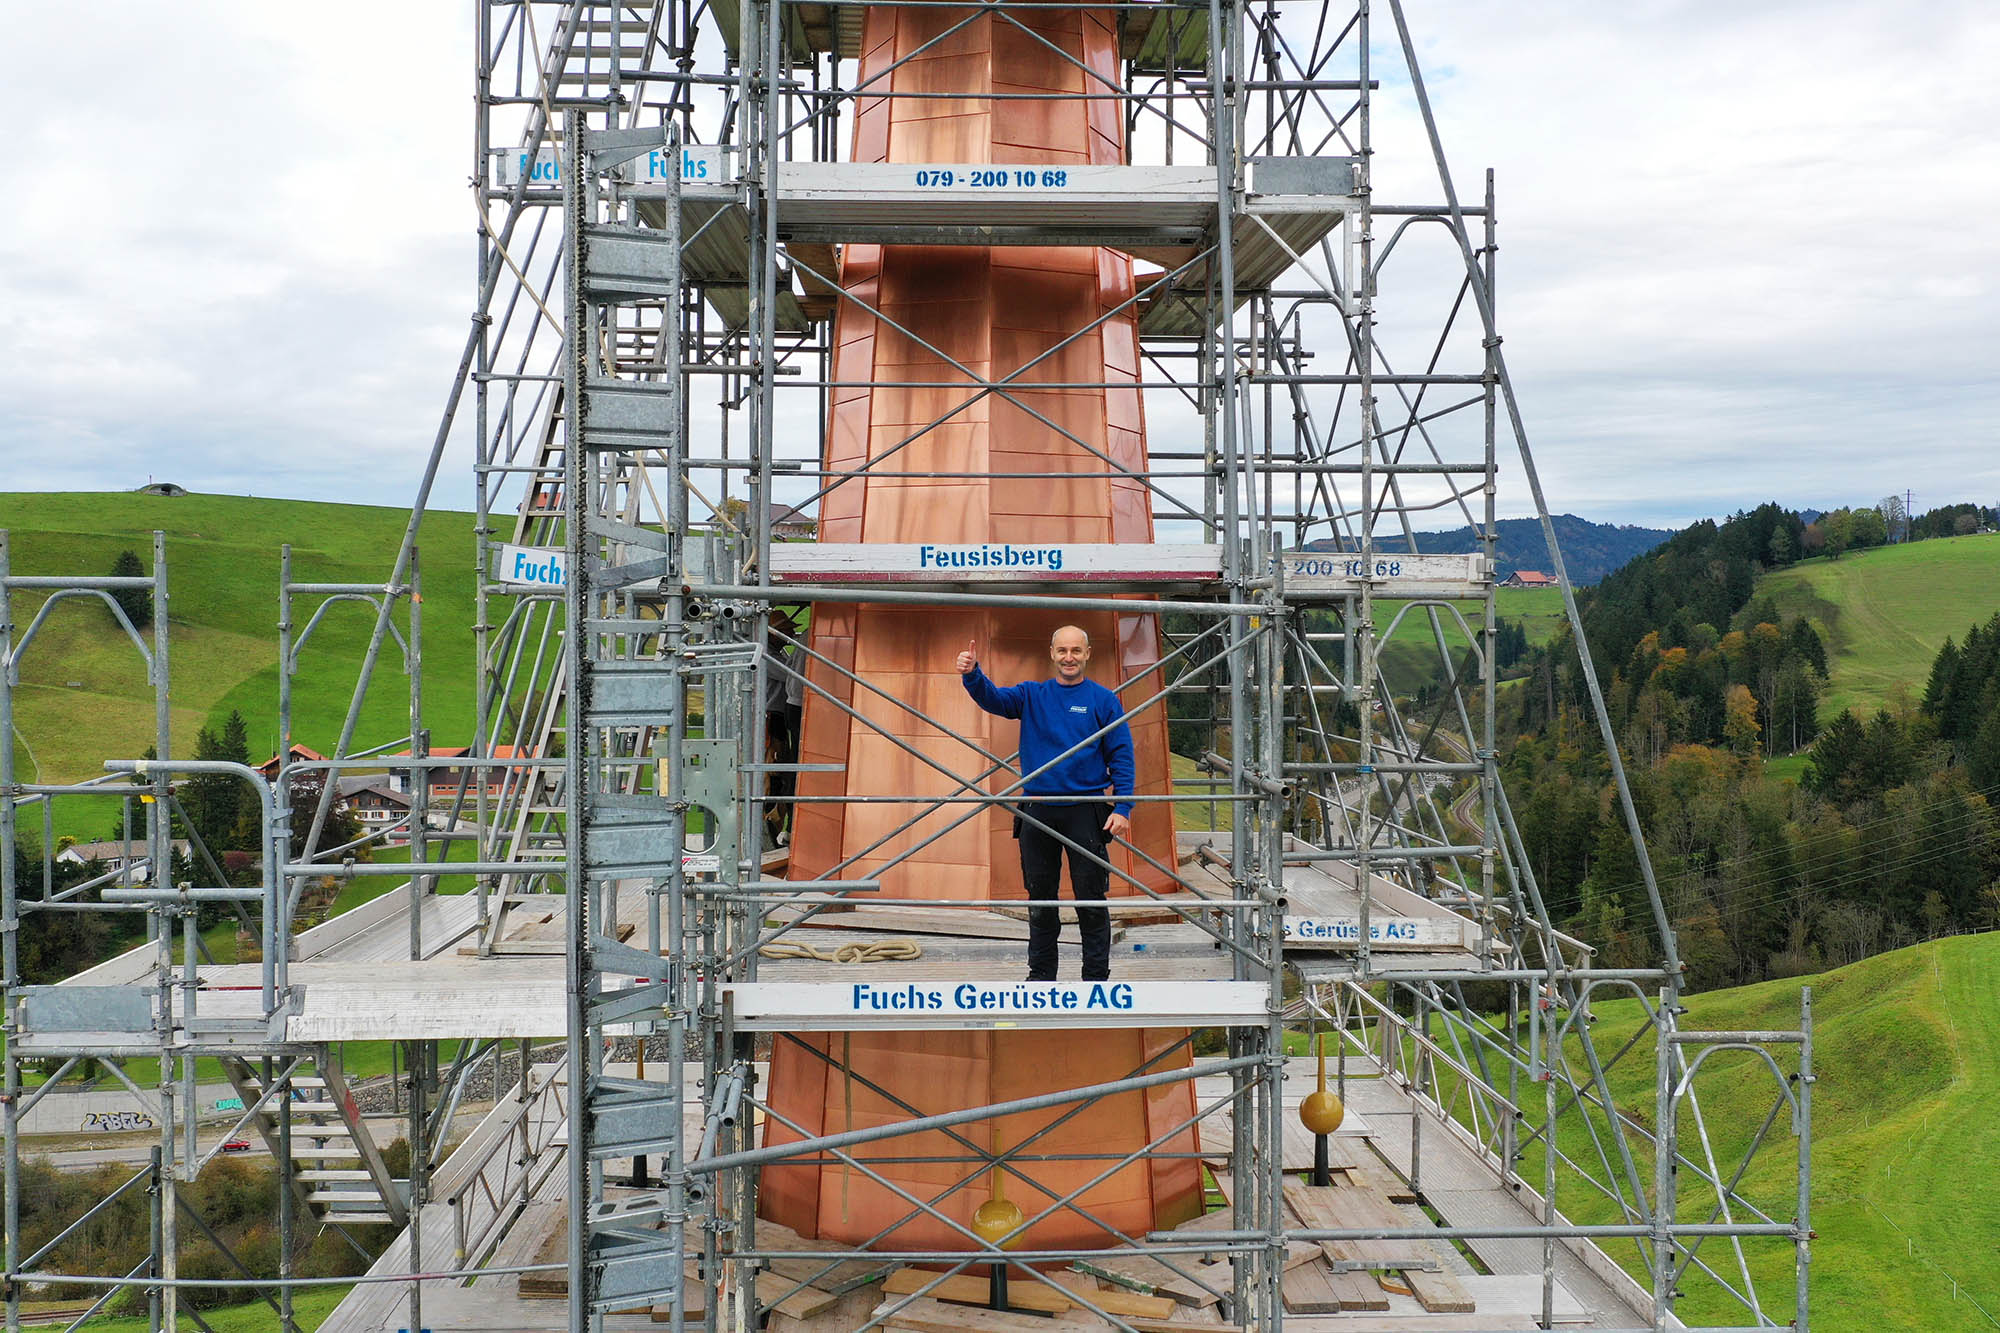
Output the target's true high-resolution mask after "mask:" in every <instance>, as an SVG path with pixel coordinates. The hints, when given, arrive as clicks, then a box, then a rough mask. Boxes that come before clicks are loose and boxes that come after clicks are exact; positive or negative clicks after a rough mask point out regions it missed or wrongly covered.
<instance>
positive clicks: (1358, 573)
mask: <svg viewBox="0 0 2000 1333" xmlns="http://www.w3.org/2000/svg"><path fill="white" fill-rule="evenodd" d="M1278 561H1279V564H1280V566H1281V573H1282V575H1283V578H1284V584H1285V591H1286V592H1287V593H1289V594H1291V595H1293V596H1295V597H1312V596H1346V595H1349V594H1352V593H1356V592H1359V591H1360V590H1361V585H1362V584H1363V583H1367V584H1370V585H1372V586H1373V588H1374V589H1375V593H1376V595H1377V596H1381V597H1453V598H1467V597H1477V596H1479V595H1481V594H1482V593H1483V592H1484V591H1485V588H1486V584H1487V582H1488V581H1489V579H1488V575H1487V570H1486V558H1485V557H1484V556H1481V555H1477V554H1473V555H1391V554H1385V553H1378V554H1376V555H1375V556H1373V557H1371V558H1369V559H1365V560H1364V559H1363V558H1362V557H1360V556H1358V555H1355V554H1353V553H1352V552H1343V551H1284V552H1281V553H1280V554H1279V556H1278Z"/></svg>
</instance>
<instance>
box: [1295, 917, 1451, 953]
mask: <svg viewBox="0 0 2000 1333" xmlns="http://www.w3.org/2000/svg"><path fill="white" fill-rule="evenodd" d="M1468 929H1469V927H1468V924H1467V923H1466V922H1464V921H1459V920H1456V919H1453V918H1449V917H1435V916H1375V917H1370V918H1369V921H1368V943H1369V944H1370V945H1371V946H1373V947H1375V948H1390V949H1394V948H1403V949H1437V948H1444V949H1458V948H1463V947H1465V946H1466V945H1468V944H1469V943H1470V942H1471V941H1469V940H1467V938H1466V932H1467V930H1468ZM1360 942H1361V919H1360V918H1359V917H1352V916H1287V917H1286V918H1285V944H1286V945H1287V946H1288V947H1293V948H1305V949H1310V948H1315V947H1317V948H1322V949H1352V948H1354V947H1355V946H1356V945H1357V944H1359V943H1360Z"/></svg>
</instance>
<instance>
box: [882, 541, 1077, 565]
mask: <svg viewBox="0 0 2000 1333" xmlns="http://www.w3.org/2000/svg"><path fill="white" fill-rule="evenodd" d="M1062 567H1063V548H1062V547H1060V546H1015V545H1013V544H1012V543H1007V542H995V543H989V544H987V545H983V546H931V545H928V544H927V545H923V546H919V547H918V548H917V568H918V569H1046V570H1050V571H1052V572H1053V571H1059V570H1061V569H1062Z"/></svg>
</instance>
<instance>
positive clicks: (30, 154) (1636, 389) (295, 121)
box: [0, 0, 2000, 525]
mask: <svg viewBox="0 0 2000 1333" xmlns="http://www.w3.org/2000/svg"><path fill="white" fill-rule="evenodd" d="M1409 8H1410V13H1411V19H1412V22H1413V24H1414V25H1415V29H1416V34H1417V40H1418V44H1419V51H1420V55H1421V57H1422V59H1423V60H1424V62H1425V65H1426V67H1427V70H1428V72H1429V77H1430V79H1431V91H1432V96H1433V100H1434V102H1435V104H1436V108H1437V111H1438V115H1439V119H1440V122H1441V128H1442V131H1443V134H1444V139H1445V147H1446V151H1447V153H1448V154H1449V156H1450V158H1451V161H1452V164H1453V167H1454V169H1455V170H1456V172H1457V174H1458V178H1459V181H1460V187H1461V191H1462V192H1463V193H1464V194H1465V195H1466V196H1467V197H1469V198H1470V197H1476V196H1477V194H1478V192H1479V188H1480V185H1479V175H1480V171H1481V169H1482V168H1484V167H1487V166H1492V167H1494V168H1496V169H1497V171H1498V173H1499V191H1500V208H1499V217H1500V224H1501V226H1500V240H1501V259H1500V265H1501V286H1500V291H1501V326H1502V332H1503V334H1504V336H1505V339H1506V354H1507V356H1508V358H1509V362H1510V366H1511V368H1512V370H1513V373H1514V376H1515V382H1516V386H1517V388H1518V390H1519V393H1520V396H1521V402H1522V406H1523V409H1524V412H1525V415H1526V419H1527V425H1528V430H1529V436H1530V440H1531V442H1532V443H1533V445H1534V447H1535V452H1536V459H1537V462H1538V464H1539V466H1540V469H1541V471H1542V475H1543V479H1544V483H1545V485H1546V487H1547V491H1548V495H1549V499H1550V503H1551V506H1552V507H1553V508H1555V509H1557V510H1568V511H1573V512H1577V513H1580V514H1584V515H1586V516H1588V517H1591V518H1596V519H1600V520H1606V521H1619V522H1642V523H1654V524H1660V525H1677V524H1680V523H1684V522H1686V521H1688V520H1691V519H1693V518H1697V517H1702V516H1706V515H1719V514H1724V513H1727V512H1729V511H1730V510H1733V509H1736V508H1738V507H1742V506H1747V505H1752V504H1755V503H1758V502H1760V501H1762V500H1765V499H1777V500H1780V501H1782V502H1784V503H1786V504H1790V505H1813V506H1830V505H1835V504H1847V503H1869V502H1872V501H1874V500H1875V499H1876V498H1878V497H1879V496H1881V495H1883V494H1886V493H1888V492H1891V491H1895V492H1901V491H1902V490H1904V489H1905V488H1908V489H1910V490H1912V491H1914V492H1915V495H1916V507H1917V508H1918V509H1919V510H1922V509H1924V508H1928V507H1930V505H1932V504H1939V503H1945V502H1948V501H1953V500H1960V499H1977V500H1981V501H1983V502H1986V503H1989V504H1990V503H1996V502H2000V431H1996V427H1995V421H1996V415H2000V389H1996V387H1995V377H1996V371H1995V365H1996V361H2000V355H1997V354H2000V313H1996V310H2000V292H1996V290H1995V288H1996V275H2000V262H1996V258H1995V248H1996V247H1995V243H1994V236H1995V234H1996V224H1995V218H1996V215H2000V136H1996V132H1995V126H1996V125H2000V79H1996V78H1995V77H1994V74H1993V71H1994V70H1995V69H1996V68H2000V5H1994V4H1992V3H1990V0H1985V2H1983V3H1978V2H1970V0H1968V2H1966V3H1957V2H1954V0H1929V2H1928V3H1926V4H1924V5H1922V6H1917V7H1897V6H1887V5H1882V4H1880V3H1875V2H1871V3H1859V2H1858V0H1810V2H1807V0H1796V2H1794V3H1784V0H1763V2H1762V3H1759V4H1756V5H1742V4H1738V3H1734V2H1733V0H1704V2H1703V3H1675V2H1673V0H1651V2H1648V0H1627V2H1624V3H1618V4H1604V3H1601V2H1595V0H1569V2H1567V3H1561V2H1550V0H1522V2H1521V3H1514V4H1499V3H1494V2H1493V0H1478V2H1476V3H1475V2H1474V0H1452V2H1439V0H1409ZM470 12H471V0H463V2H461V3H419V4H409V3H398V4H395V5H388V4H377V3H351V4H348V5H345V6H342V7H340V8H339V9H338V10H318V11H307V10H302V9H299V8H298V7H296V6H289V5H251V4H247V3H216V2H210V3H200V2H194V3H183V4H178V5H175V6H172V7H165V6H159V5H155V4H150V3H148V4H138V3H124V2H122V0H111V3H108V4H99V5H96V6H93V7H92V8H91V9H90V10H89V15H90V18H89V22H88V24H87V25H85V24H81V23H79V22H78V21H77V20H76V18H75V17H74V15H73V13H72V11H71V10H70V8H69V7H67V6H62V5H48V4H30V3H26V0H0V14H4V17H5V19H6V31H7V34H8V46H9V48H10V51H11V53H12V58H11V59H10V60H9V62H8V73H7V75H6V77H5V79H4V80H0V115H4V120H5V123H6V124H7V125H8V126H9V128H10V131H11V133H10V136H9V137H10V140H11V143H10V156H11V157H12V166H11V168H10V170H9V171H8V173H7V178H8V186H9V188H8V191H7V198H8V202H7V205H6V207H5V208H0V402H4V404H5V407H4V408H0V460H4V465H5V466H4V475H0V487H4V488H5V489H8V490H97V489H122V488H126V487H130V486H136V485H139V484H140V483H142V482H144V481H145V480H146V479H147V478H148V477H149V476H156V477H160V478H162V479H171V480H173V481H177V482H179V483H181V484H183V485H185V486H188V487H190V488H191V489H195V490H202V491H222V492H237V493H252V494H258V495H275V496H297V497H307V498H319V499H344V500H352V501H360V502H371V503H381V504H407V503H408V501H409V499H410V497H411V495H412V493H413V489H414V486H415V484H416V481H417V478H418V475H419V471H420V468H421V465H422V461H423V457H424V455H425V453H426V451H427V449H428V447H429V444H430V440H431V437H432V435H433V433H434V432H435V430H436V427H437V422H438V419H439V413H440V409H441V407H442V405H443V402H444V399H445V395H446V392H447V390H448V388H449V385H450V377H451V375H452V372H453V370H454V368H455V366H456V363H457V357H458V352H459V348H460V346H461V344H462V341H463V338H464V333H465V329H466V327H467V316H468V313H469V311H470V304H471V295H472V283H473V272H472V265H473V249H472V238H473V229H474V226H475V219H474V214H473V209H472V205H471V201H470V196H469V192H468V190H467V189H466V180H467V178H468V177H469V175H470V174H471V169H472V168H471V162H470V157H471V147H470V144H471V102H470V92H471V72H470V71H471V53H470V49H469V47H470V39H469V27H470V18H469V15H470ZM1377 12H1378V18H1377V38H1378V47H1379V46H1382V45H1383V44H1384V43H1387V42H1393V29H1392V28H1391V26H1390V24H1389V21H1388V17H1387V10H1386V6H1378V11H1377ZM309 15H310V16H311V18H310V21H309ZM336 15H337V18H336V17H335V16H336ZM1384 54H1385V55H1386V54H1387V51H1386V50H1385V51H1384ZM1390 85H1391V86H1390V87H1389V88H1388V95H1387V97H1386V98H1385V99H1384V101H1383V105H1382V121H1383V128H1384V139H1385V144H1384V146H1385V148H1387V147H1388V141H1389V140H1390V139H1392V138H1393V137H1394V136H1393V134H1392V133H1391V132H1392V131H1395V130H1397V129H1399V128H1400V129H1405V130H1406V129H1407V128H1408V124H1409V120H1408V114H1407V107H1408V99H1407V92H1406V89H1404V88H1402V87H1401V86H1399V85H1397V84H1396V83H1395V81H1394V80H1391V81H1390ZM1402 142H1404V143H1407V141H1406V140H1405V141H1402ZM1410 146H1414V145H1410ZM1420 169H1423V170H1427V169H1428V168H1427V164H1426V163H1423V162H1421V161H1412V160H1411V159H1410V158H1408V157H1407V156H1402V157H1398V156H1394V155H1392V154H1390V153H1387V152H1385V154H1384V156H1383V157H1382V158H1381V159H1380V160H1379V161H1378V188H1379V192H1380V193H1381V194H1383V195H1388V194H1395V195H1397V196H1398V197H1399V198H1400V197H1402V196H1403V195H1405V194H1408V193H1411V192H1416V191H1419V189H1420V187H1419V185H1418V182H1419V181H1420V179H1421V173H1420ZM1422 193H1426V194H1434V191H1422ZM454 456H455V458H456V460H457V461H456V462H455V463H454V464H452V465H451V466H450V468H449V470H448V472H447V475H446V477H445V478H444V480H443V484H442V485H441V488H440V491H439V494H438V500H439V501H440V502H441V503H444V504H448V505H451V506H454V507H469V504H470V482H469V479H468V477H467V471H468V469H467V465H466V462H465V459H466V454H465V452H464V451H463V450H462V449H460V450H457V451H455V455H454ZM1528 505H1529V501H1528V499H1527V497H1526V495H1525V493H1523V492H1522V491H1520V490H1519V488H1518V487H1513V488H1512V489H1509V490H1508V491H1506V492H1505V493H1504V494H1503V501H1502V509H1503V512H1513V513H1518V512H1523V511H1524V510H1525V509H1526V508H1527V507H1528Z"/></svg>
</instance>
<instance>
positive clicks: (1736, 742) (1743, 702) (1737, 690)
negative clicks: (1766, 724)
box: [1722, 685, 1764, 754]
mask: <svg viewBox="0 0 2000 1333" xmlns="http://www.w3.org/2000/svg"><path fill="white" fill-rule="evenodd" d="M1722 718H1723V721H1722V738H1723V740H1725V741H1727V742H1728V744H1729V748H1730V749H1732V750H1734V751H1736V753H1738V754H1755V753H1756V752H1757V741H1758V739H1759V738H1760V737H1761V736H1762V735H1763V734H1764V729H1763V728H1762V727H1761V726H1759V725H1758V723H1757V696H1756V695H1754V694H1752V693H1750V687H1749V686H1748V685H1731V686H1730V687H1729V693H1728V695H1727V696H1726V697H1725V698H1724V699H1723V701H1722Z"/></svg>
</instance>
